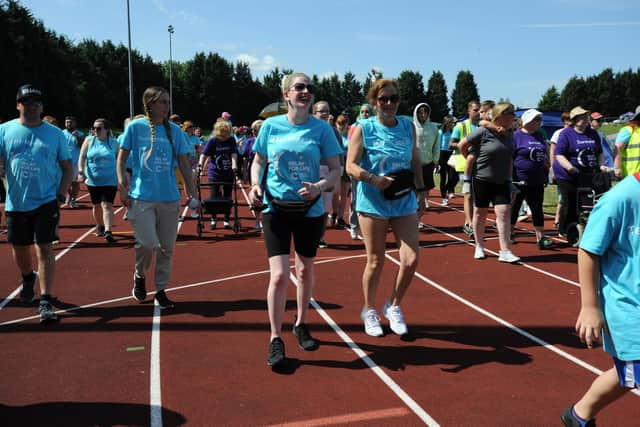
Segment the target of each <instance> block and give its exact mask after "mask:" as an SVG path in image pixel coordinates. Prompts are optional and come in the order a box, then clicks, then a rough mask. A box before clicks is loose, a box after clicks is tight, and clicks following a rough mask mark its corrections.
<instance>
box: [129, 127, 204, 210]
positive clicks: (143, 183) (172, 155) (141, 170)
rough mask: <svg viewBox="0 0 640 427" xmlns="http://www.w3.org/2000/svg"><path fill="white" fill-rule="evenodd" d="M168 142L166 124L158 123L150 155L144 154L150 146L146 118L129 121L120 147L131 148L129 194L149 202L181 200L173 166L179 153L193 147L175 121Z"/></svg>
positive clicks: (149, 132)
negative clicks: (171, 141) (171, 138)
mask: <svg viewBox="0 0 640 427" xmlns="http://www.w3.org/2000/svg"><path fill="white" fill-rule="evenodd" d="M169 126H171V128H170V129H171V135H172V137H173V143H170V142H169V139H168V138H167V132H166V131H165V127H164V125H162V124H160V125H155V126H154V128H155V143H154V145H153V151H152V152H151V156H150V157H149V158H148V159H147V160H146V161H145V157H146V156H147V153H148V151H149V149H150V148H151V128H150V127H149V121H148V120H147V119H146V117H141V118H139V119H137V120H134V121H132V122H130V123H129V125H128V126H127V129H125V131H124V135H123V137H122V146H121V148H122V149H124V150H127V151H129V157H130V158H131V163H130V165H131V169H132V174H131V187H130V189H129V196H130V197H132V198H134V199H138V200H144V201H146V202H174V201H176V200H180V192H179V191H178V185H177V183H176V174H175V172H174V169H175V168H176V167H177V166H178V156H179V155H183V154H189V153H190V152H191V146H190V145H189V143H188V142H187V140H186V138H185V135H186V134H185V133H184V132H183V131H182V130H181V129H180V127H179V126H178V125H176V124H174V123H172V122H169Z"/></svg>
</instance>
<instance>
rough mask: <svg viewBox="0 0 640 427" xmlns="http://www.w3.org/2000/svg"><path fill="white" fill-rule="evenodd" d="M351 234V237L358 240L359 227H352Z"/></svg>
mask: <svg viewBox="0 0 640 427" xmlns="http://www.w3.org/2000/svg"><path fill="white" fill-rule="evenodd" d="M349 234H351V239H352V240H358V229H356V228H350V229H349Z"/></svg>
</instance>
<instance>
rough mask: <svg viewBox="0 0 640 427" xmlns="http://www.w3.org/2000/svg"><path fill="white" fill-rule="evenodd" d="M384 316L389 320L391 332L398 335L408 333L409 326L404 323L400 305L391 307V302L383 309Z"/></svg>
mask: <svg viewBox="0 0 640 427" xmlns="http://www.w3.org/2000/svg"><path fill="white" fill-rule="evenodd" d="M382 314H383V315H384V317H386V318H387V319H389V326H390V327H391V330H392V331H393V332H394V333H396V334H398V335H405V334H406V333H407V332H408V331H407V324H406V323H405V322H404V316H403V315H402V310H400V306H399V305H391V303H390V302H389V301H387V302H386V303H385V305H384V306H383V307H382Z"/></svg>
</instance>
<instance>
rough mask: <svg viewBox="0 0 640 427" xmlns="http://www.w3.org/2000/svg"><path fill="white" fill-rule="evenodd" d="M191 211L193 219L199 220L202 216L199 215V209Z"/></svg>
mask: <svg viewBox="0 0 640 427" xmlns="http://www.w3.org/2000/svg"><path fill="white" fill-rule="evenodd" d="M189 210H190V211H191V218H198V217H199V216H200V214H198V209H191V208H189Z"/></svg>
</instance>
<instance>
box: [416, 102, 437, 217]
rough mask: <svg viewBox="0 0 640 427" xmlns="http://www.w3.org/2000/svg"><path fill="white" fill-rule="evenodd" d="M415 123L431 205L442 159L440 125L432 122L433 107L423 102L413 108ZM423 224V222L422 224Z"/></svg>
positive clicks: (427, 205)
mask: <svg viewBox="0 0 640 427" xmlns="http://www.w3.org/2000/svg"><path fill="white" fill-rule="evenodd" d="M413 125H414V126H415V128H416V145H417V146H418V153H420V161H421V162H422V181H423V182H424V188H425V193H424V195H425V201H424V203H425V207H427V208H428V207H429V191H431V189H432V188H434V187H435V186H436V185H435V182H434V180H433V173H434V171H435V169H436V167H437V166H438V161H439V160H440V144H439V141H438V127H437V126H436V125H435V124H433V123H431V107H430V106H429V104H427V103H426V102H422V103H420V104H418V105H417V106H416V108H415V109H414V110H413ZM421 225H422V224H421Z"/></svg>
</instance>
